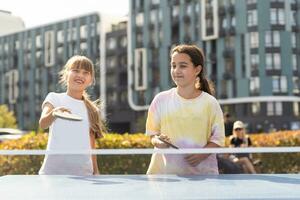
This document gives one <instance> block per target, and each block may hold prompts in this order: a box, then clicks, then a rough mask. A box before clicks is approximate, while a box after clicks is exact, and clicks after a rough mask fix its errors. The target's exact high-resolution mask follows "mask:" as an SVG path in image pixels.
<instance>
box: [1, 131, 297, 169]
mask: <svg viewBox="0 0 300 200" xmlns="http://www.w3.org/2000/svg"><path fill="white" fill-rule="evenodd" d="M250 137H251V139H252V142H253V146H255V147H276V146H277V147H278V146H300V131H282V132H276V133H269V134H251V135H250ZM226 143H227V144H228V139H227V140H226ZM46 144H47V134H44V133H39V134H35V133H34V132H32V133H30V134H27V135H25V136H23V137H22V138H21V139H19V140H11V141H5V142H3V143H0V149H7V150H11V149H45V148H46ZM96 147H97V148H99V149H118V148H152V145H151V143H150V140H149V138H148V137H147V136H145V135H144V134H141V133H140V134H124V135H120V134H106V136H105V137H104V138H101V139H99V140H97V141H96ZM150 157H151V155H98V165H99V168H100V173H101V174H145V172H146V170H147V167H148V165H149V161H150ZM253 157H254V159H260V160H261V161H262V164H261V165H260V166H259V172H260V173H299V172H300V152H298V153H280V154H279V155H278V153H276V154H261V153H257V154H253ZM42 161H43V156H32V155H29V156H0V166H1V168H0V175H7V174H37V172H38V170H39V168H40V167H41V164H42Z"/></svg>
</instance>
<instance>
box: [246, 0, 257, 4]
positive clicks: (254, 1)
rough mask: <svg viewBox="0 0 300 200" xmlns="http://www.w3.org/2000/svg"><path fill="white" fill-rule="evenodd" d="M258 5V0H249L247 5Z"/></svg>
mask: <svg viewBox="0 0 300 200" xmlns="http://www.w3.org/2000/svg"><path fill="white" fill-rule="evenodd" d="M254 3H256V0H247V4H254Z"/></svg>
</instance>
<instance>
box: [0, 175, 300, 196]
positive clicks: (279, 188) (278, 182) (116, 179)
mask: <svg viewBox="0 0 300 200" xmlns="http://www.w3.org/2000/svg"><path fill="white" fill-rule="evenodd" d="M0 191H1V193H0V199H1V200H16V199H22V200H23V199H30V200H41V199H46V200H48V199H55V200H60V199H72V200H74V199H75V200H76V199H143V200H145V199H155V200H158V199H300V174H256V175H250V174H234V175H228V174H226V175H225V174H222V175H211V176H206V175H205V176H204V175H203V176H176V175H151V176H147V175H99V176H71V175H55V176H53V175H52V176H50V175H49V176H48V175H41V176H39V175H8V176H2V177H0Z"/></svg>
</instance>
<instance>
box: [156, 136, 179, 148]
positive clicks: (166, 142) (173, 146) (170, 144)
mask: <svg viewBox="0 0 300 200" xmlns="http://www.w3.org/2000/svg"><path fill="white" fill-rule="evenodd" d="M157 138H158V139H159V140H160V141H162V142H163V143H165V144H167V145H169V146H170V147H172V148H174V149H179V147H177V146H176V145H174V144H172V143H170V142H168V141H166V140H164V139H161V138H160V137H157Z"/></svg>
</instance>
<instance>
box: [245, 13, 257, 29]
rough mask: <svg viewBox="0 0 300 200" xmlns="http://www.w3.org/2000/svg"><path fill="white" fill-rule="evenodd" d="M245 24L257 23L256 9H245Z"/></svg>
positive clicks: (253, 24) (252, 24) (254, 24)
mask: <svg viewBox="0 0 300 200" xmlns="http://www.w3.org/2000/svg"><path fill="white" fill-rule="evenodd" d="M247 25H248V26H256V25H257V10H248V11H247Z"/></svg>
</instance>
